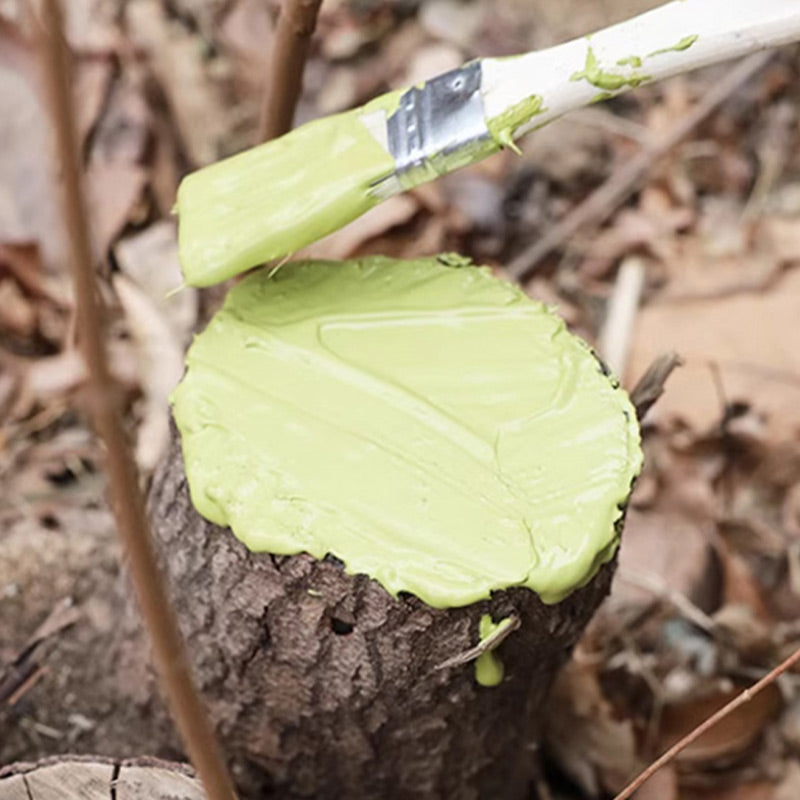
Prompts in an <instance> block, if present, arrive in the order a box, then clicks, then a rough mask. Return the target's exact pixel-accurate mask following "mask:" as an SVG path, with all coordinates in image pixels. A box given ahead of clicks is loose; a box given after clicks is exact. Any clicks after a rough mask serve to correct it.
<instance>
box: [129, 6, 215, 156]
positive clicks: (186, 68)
mask: <svg viewBox="0 0 800 800" xmlns="http://www.w3.org/2000/svg"><path fill="white" fill-rule="evenodd" d="M125 13H126V20H127V23H128V28H129V33H130V36H131V38H132V39H133V41H134V42H135V43H136V44H137V45H138V46H139V47H141V48H142V49H143V50H144V51H145V52H146V53H147V56H148V58H149V60H150V66H151V69H152V71H153V74H154V75H155V77H156V79H157V81H158V82H159V84H160V85H161V87H162V88H163V90H164V94H165V95H166V98H167V101H168V103H169V107H170V110H171V111H172V115H173V118H174V120H175V124H176V126H177V128H178V131H179V132H180V136H181V139H182V141H183V144H184V147H185V148H186V152H187V155H188V156H189V159H190V160H191V162H192V164H193V165H194V166H196V167H199V166H203V165H205V164H209V163H211V162H212V161H214V160H216V158H217V156H218V155H219V148H220V142H221V140H222V137H223V135H224V134H225V132H226V130H227V128H228V120H229V119H230V115H229V114H227V113H226V112H225V109H224V107H223V105H222V100H221V97H220V94H219V91H218V88H217V86H216V85H215V84H214V83H213V82H212V80H211V79H210V77H209V72H208V69H206V67H205V65H204V63H203V58H202V50H201V40H200V38H199V37H198V36H193V35H191V34H189V33H187V32H186V31H185V30H183V29H182V28H179V27H177V26H176V25H174V24H172V23H171V22H170V20H169V19H168V18H167V16H166V13H165V10H164V8H163V5H162V4H161V3H159V2H157V0H138V2H136V3H129V4H127V7H126V11H125Z"/></svg>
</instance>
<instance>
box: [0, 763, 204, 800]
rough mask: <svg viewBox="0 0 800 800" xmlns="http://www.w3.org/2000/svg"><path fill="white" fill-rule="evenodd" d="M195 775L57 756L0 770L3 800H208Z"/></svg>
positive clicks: (159, 766) (175, 767)
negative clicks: (205, 799)
mask: <svg viewBox="0 0 800 800" xmlns="http://www.w3.org/2000/svg"><path fill="white" fill-rule="evenodd" d="M203 797H204V794H203V790H202V787H201V785H200V783H199V781H197V780H195V778H194V777H193V773H192V771H191V770H190V769H188V768H187V767H185V766H184V765H181V764H170V763H168V762H166V761H157V760H155V759H132V760H126V761H114V760H112V759H110V758H96V757H94V756H86V757H81V756H63V757H61V756H58V757H55V758H48V759H44V760H42V761H39V762H37V763H35V764H12V765H11V766H9V767H6V768H4V769H0V800H203Z"/></svg>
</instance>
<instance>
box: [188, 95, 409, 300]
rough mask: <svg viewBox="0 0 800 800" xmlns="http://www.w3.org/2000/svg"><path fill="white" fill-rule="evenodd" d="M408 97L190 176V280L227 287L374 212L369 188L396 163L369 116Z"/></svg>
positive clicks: (321, 122) (303, 130)
mask: <svg viewBox="0 0 800 800" xmlns="http://www.w3.org/2000/svg"><path fill="white" fill-rule="evenodd" d="M400 94H401V92H390V93H389V94H385V95H382V96H381V97H378V98H376V99H375V100H374V101H373V102H371V103H368V104H367V105H366V106H363V107H362V108H358V109H355V110H353V111H347V112H345V113H343V114H335V115H333V116H330V117H323V118H322V119H318V120H314V121H313V122H309V123H308V124H306V125H303V126H301V127H300V128H297V129H296V130H294V131H292V132H291V133H289V134H287V135H286V136H282V137H281V138H280V139H276V140H274V141H271V142H267V143H266V144H263V145H260V146H259V147H254V148H252V149H250V150H245V151H244V152H242V153H239V154H238V155H235V156H232V157H231V158H227V159H225V160H224V161H220V162H218V163H216V164H212V165H211V166H209V167H206V168H205V169H201V170H199V171H197V172H193V173H192V174H190V175H187V176H186V177H185V178H184V179H183V181H182V182H181V185H180V188H179V189H178V202H177V206H176V210H177V213H178V217H179V220H180V226H179V229H178V246H179V251H180V261H181V268H182V270H183V277H184V280H185V282H186V283H187V284H188V285H190V286H210V285H212V284H215V283H219V282H220V281H224V280H226V279H227V278H230V277H232V276H234V275H237V274H239V273H240V272H244V271H245V270H247V269H250V268H251V267H253V266H254V265H256V264H261V263H264V262H266V261H270V260H271V259H273V258H280V257H283V256H284V255H285V254H286V253H293V252H294V251H295V250H297V249H299V248H300V247H303V246H305V245H307V244H309V243H310V242H313V241H316V240H317V239H320V238H321V237H323V236H325V235H326V234H328V233H331V232H332V231H335V230H338V229H339V228H341V227H342V226H343V225H346V224H347V223H348V222H351V221H352V220H354V219H355V218H356V217H359V216H360V215H361V214H363V213H364V212H365V211H368V210H369V209H370V208H372V206H374V205H376V204H377V203H378V202H379V200H378V198H377V197H375V196H373V195H372V194H371V193H370V191H369V189H370V187H371V186H372V184H373V183H374V182H376V181H378V180H380V179H382V178H385V177H386V176H387V175H391V174H392V173H393V172H394V169H395V163H394V158H393V157H392V156H391V154H390V153H389V152H388V150H387V149H386V148H385V147H383V146H382V145H381V144H380V143H379V142H378V140H377V139H376V138H375V136H374V135H373V134H372V132H371V131H370V130H369V128H368V126H367V124H365V118H367V117H368V116H369V115H370V114H372V113H375V112H378V113H380V112H383V113H384V115H386V114H391V112H392V111H393V110H394V109H395V108H396V106H397V102H398V99H399V97H400ZM383 127H385V123H384V124H383Z"/></svg>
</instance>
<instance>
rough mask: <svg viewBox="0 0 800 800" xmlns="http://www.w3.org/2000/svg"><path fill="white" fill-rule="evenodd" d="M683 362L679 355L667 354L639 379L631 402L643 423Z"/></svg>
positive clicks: (632, 393)
mask: <svg viewBox="0 0 800 800" xmlns="http://www.w3.org/2000/svg"><path fill="white" fill-rule="evenodd" d="M682 363H683V362H682V361H681V358H680V356H679V355H678V354H677V353H666V354H665V355H663V356H659V357H658V358H657V359H656V360H655V361H654V362H653V363H652V364H651V365H650V366H649V367H648V368H647V371H646V372H645V373H644V375H642V377H641V378H639V382H638V383H637V384H636V386H634V387H633V390H632V391H631V402H632V403H633V407H634V408H635V409H636V417H637V419H638V420H639V422H641V421H642V420H643V419H644V416H645V414H647V412H648V411H649V410H650V409H651V408H652V406H653V404H654V403H655V402H656V400H658V398H659V397H661V395H662V394H663V393H664V385H665V384H666V382H667V378H669V376H670V375H671V374H672V370H674V369H675V368H676V367H679V366H680V365H681V364H682Z"/></svg>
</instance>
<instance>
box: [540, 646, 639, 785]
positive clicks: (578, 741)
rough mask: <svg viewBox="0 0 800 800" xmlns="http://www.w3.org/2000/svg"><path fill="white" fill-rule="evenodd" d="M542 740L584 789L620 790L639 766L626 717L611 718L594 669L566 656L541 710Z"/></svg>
mask: <svg viewBox="0 0 800 800" xmlns="http://www.w3.org/2000/svg"><path fill="white" fill-rule="evenodd" d="M544 742H545V746H546V748H547V750H548V752H549V753H550V754H551V755H552V756H553V758H554V759H555V761H556V762H557V763H558V765H559V767H560V768H561V769H562V770H563V771H564V773H565V774H566V775H568V776H569V777H570V778H571V779H572V780H573V781H575V783H577V784H578V786H580V787H581V788H582V789H583V790H584V792H586V794H588V795H589V796H591V797H596V796H597V795H598V794H599V792H600V789H601V788H603V789H606V790H608V791H612V792H614V791H619V790H620V789H622V787H623V786H624V785H625V783H626V782H627V780H629V779H630V778H631V777H633V775H634V774H635V773H636V772H637V771H638V770H639V768H640V766H641V765H640V763H639V760H638V757H637V755H636V737H635V735H634V731H633V723H632V722H631V720H618V719H616V718H615V717H614V714H613V710H612V708H611V704H610V703H609V702H608V700H607V699H606V698H605V697H604V695H603V691H602V688H601V687H600V683H599V681H598V679H597V673H596V672H595V670H594V668H593V667H591V666H589V665H586V664H580V663H578V662H577V661H570V662H569V663H568V664H567V665H566V666H565V667H564V669H563V670H562V671H561V672H560V673H559V675H558V677H557V678H556V681H555V684H554V686H553V688H552V690H551V692H550V699H549V710H548V711H547V712H546V713H545V715H544Z"/></svg>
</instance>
